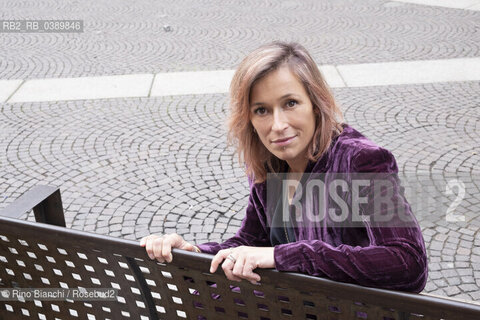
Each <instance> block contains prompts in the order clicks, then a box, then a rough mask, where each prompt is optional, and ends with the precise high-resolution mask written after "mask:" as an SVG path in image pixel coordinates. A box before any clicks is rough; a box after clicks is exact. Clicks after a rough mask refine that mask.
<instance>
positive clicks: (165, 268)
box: [0, 195, 480, 320]
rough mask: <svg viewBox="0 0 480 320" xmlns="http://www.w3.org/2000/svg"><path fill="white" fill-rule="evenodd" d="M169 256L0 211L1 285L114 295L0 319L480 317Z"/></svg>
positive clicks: (39, 304) (476, 311)
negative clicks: (254, 278) (250, 278)
mask: <svg viewBox="0 0 480 320" xmlns="http://www.w3.org/2000/svg"><path fill="white" fill-rule="evenodd" d="M57 196H58V195H57ZM50 200H51V199H50ZM38 205H40V204H38ZM47 220H48V219H47ZM173 257H174V258H173V262H172V263H170V264H161V263H158V262H156V261H152V260H150V259H149V258H148V257H147V255H146V253H145V249H144V248H142V247H140V246H139V244H138V242H136V241H130V240H124V239H118V238H113V237H108V236H103V235H97V234H93V233H88V232H83V231H78V230H72V229H68V228H65V227H61V226H54V225H49V224H44V223H38V222H30V221H24V220H19V219H16V218H12V217H0V292H1V290H2V289H3V288H13V287H18V288H79V287H80V288H114V289H116V294H117V295H116V297H115V298H114V299H113V300H111V301H109V300H105V299H104V300H95V301H82V300H78V299H68V300H59V301H48V300H42V299H37V300H36V301H18V300H17V301H0V318H1V319H11V318H13V319H15V318H19V319H20V318H25V319H32V318H34V319H55V318H59V319H71V318H75V317H78V319H185V318H187V319H272V320H274V319H367V317H368V319H459V318H461V319H472V320H473V319H480V306H477V305H473V304H467V303H461V302H456V301H451V300H447V299H439V298H434V297H429V296H425V295H418V294H409V293H403V292H395V291H388V290H380V289H374V288H366V287H362V286H357V285H352V284H345V283H338V282H334V281H330V280H327V279H322V278H316V277H310V276H306V275H301V274H294V273H282V272H278V271H275V270H258V271H259V274H260V275H261V277H262V282H261V284H260V285H253V284H250V283H249V282H246V281H243V282H240V283H237V282H231V281H229V280H227V279H226V278H225V276H224V274H223V272H222V271H221V269H220V270H219V271H217V273H215V274H210V273H209V272H208V270H209V267H210V261H211V258H212V256H211V255H206V254H197V253H191V252H186V251H182V250H174V254H173Z"/></svg>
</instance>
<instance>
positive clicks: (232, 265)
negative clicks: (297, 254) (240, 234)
mask: <svg viewBox="0 0 480 320" xmlns="http://www.w3.org/2000/svg"><path fill="white" fill-rule="evenodd" d="M273 250H274V248H273V247H247V246H240V247H236V248H231V249H224V250H220V251H218V253H217V254H216V255H215V257H213V260H212V264H211V265H210V272H211V273H214V272H215V271H216V270H217V268H218V266H219V265H220V263H222V261H223V263H222V269H223V271H224V272H225V275H226V276H227V278H228V279H230V280H233V281H239V282H240V281H242V279H245V280H248V281H250V282H251V283H256V282H258V281H260V280H261V278H260V276H259V275H258V274H257V273H254V272H253V270H254V269H256V268H275V259H274V257H273Z"/></svg>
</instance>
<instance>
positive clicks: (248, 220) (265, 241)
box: [197, 178, 270, 254]
mask: <svg viewBox="0 0 480 320" xmlns="http://www.w3.org/2000/svg"><path fill="white" fill-rule="evenodd" d="M248 182H249V185H250V196H249V198H248V205H247V209H246V213H245V217H244V218H243V221H242V225H241V227H240V229H239V230H238V231H237V233H236V234H235V236H233V237H232V238H230V239H228V240H226V241H225V242H223V243H217V242H208V243H203V244H200V245H197V246H198V247H199V249H200V250H201V251H202V252H204V253H210V254H216V253H217V252H218V251H220V250H222V249H227V248H233V247H238V246H254V247H266V246H269V245H270V238H269V236H268V233H267V231H266V222H265V221H264V220H265V219H264V218H263V217H265V216H264V215H262V212H263V211H262V210H263V207H262V206H261V205H260V200H259V198H258V195H257V192H256V190H255V188H254V183H253V181H252V179H250V178H249V179H248Z"/></svg>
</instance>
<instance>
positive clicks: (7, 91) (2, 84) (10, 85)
mask: <svg viewBox="0 0 480 320" xmlns="http://www.w3.org/2000/svg"><path fill="white" fill-rule="evenodd" d="M22 82H23V80H0V102H5V101H7V99H8V98H9V97H10V96H11V95H12V93H14V92H15V90H17V88H18V87H19V86H20V85H21V84H22Z"/></svg>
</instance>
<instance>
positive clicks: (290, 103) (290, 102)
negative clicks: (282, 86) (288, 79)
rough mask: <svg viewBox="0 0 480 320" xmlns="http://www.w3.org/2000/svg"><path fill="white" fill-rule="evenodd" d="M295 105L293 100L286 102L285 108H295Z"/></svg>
mask: <svg viewBox="0 0 480 320" xmlns="http://www.w3.org/2000/svg"><path fill="white" fill-rule="evenodd" d="M296 104H297V101H295V100H289V101H288V102H287V106H289V107H293V106H295V105H296Z"/></svg>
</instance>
